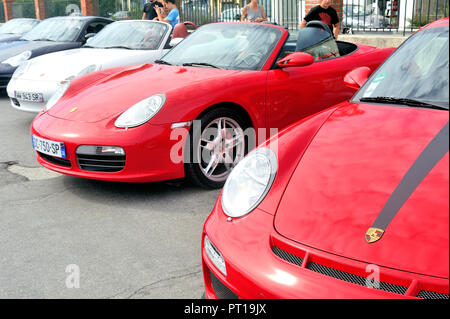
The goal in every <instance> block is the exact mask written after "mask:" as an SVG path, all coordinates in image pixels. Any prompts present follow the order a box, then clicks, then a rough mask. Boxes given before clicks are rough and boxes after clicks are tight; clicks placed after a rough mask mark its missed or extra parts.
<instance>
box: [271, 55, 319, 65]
mask: <svg viewBox="0 0 450 319" xmlns="http://www.w3.org/2000/svg"><path fill="white" fill-rule="evenodd" d="M313 63H314V57H313V56H312V55H311V54H309V53H305V52H294V53H291V54H289V55H287V56H285V57H284V58H282V59H280V60H279V61H278V63H277V64H278V66H279V67H280V68H288V67H296V66H307V65H311V64H313Z"/></svg>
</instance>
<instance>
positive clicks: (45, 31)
mask: <svg viewBox="0 0 450 319" xmlns="http://www.w3.org/2000/svg"><path fill="white" fill-rule="evenodd" d="M82 28H83V20H80V19H71V18H67V19H48V20H44V21H42V22H41V23H39V25H38V26H36V27H35V28H33V29H32V30H31V31H29V32H28V33H26V34H25V35H23V36H22V39H23V40H28V41H59V42H72V41H75V40H76V39H77V36H78V34H79V33H80V31H81V29H82Z"/></svg>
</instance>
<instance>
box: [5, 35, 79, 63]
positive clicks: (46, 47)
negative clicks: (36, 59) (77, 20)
mask: <svg viewBox="0 0 450 319" xmlns="http://www.w3.org/2000/svg"><path fill="white" fill-rule="evenodd" d="M78 45H79V44H78V43H77V42H52V41H20V40H19V41H13V42H7V43H4V45H2V46H1V50H0V61H4V60H6V59H8V58H10V57H13V56H15V55H17V54H20V53H22V52H24V51H31V52H33V55H32V56H35V52H39V53H38V54H39V55H40V54H46V53H50V52H55V51H59V50H65V49H68V48H74V47H77V46H78Z"/></svg>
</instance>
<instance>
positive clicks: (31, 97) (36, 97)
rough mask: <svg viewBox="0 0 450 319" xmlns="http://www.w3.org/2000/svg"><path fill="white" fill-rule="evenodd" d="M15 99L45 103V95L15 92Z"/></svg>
mask: <svg viewBox="0 0 450 319" xmlns="http://www.w3.org/2000/svg"><path fill="white" fill-rule="evenodd" d="M14 97H15V98H16V99H18V100H22V101H29V102H39V103H42V102H44V94H42V93H32V92H22V91H14Z"/></svg>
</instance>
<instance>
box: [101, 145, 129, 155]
mask: <svg viewBox="0 0 450 319" xmlns="http://www.w3.org/2000/svg"><path fill="white" fill-rule="evenodd" d="M101 152H102V154H104V153H113V154H116V155H125V151H124V150H123V148H121V147H117V146H102V149H101Z"/></svg>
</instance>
